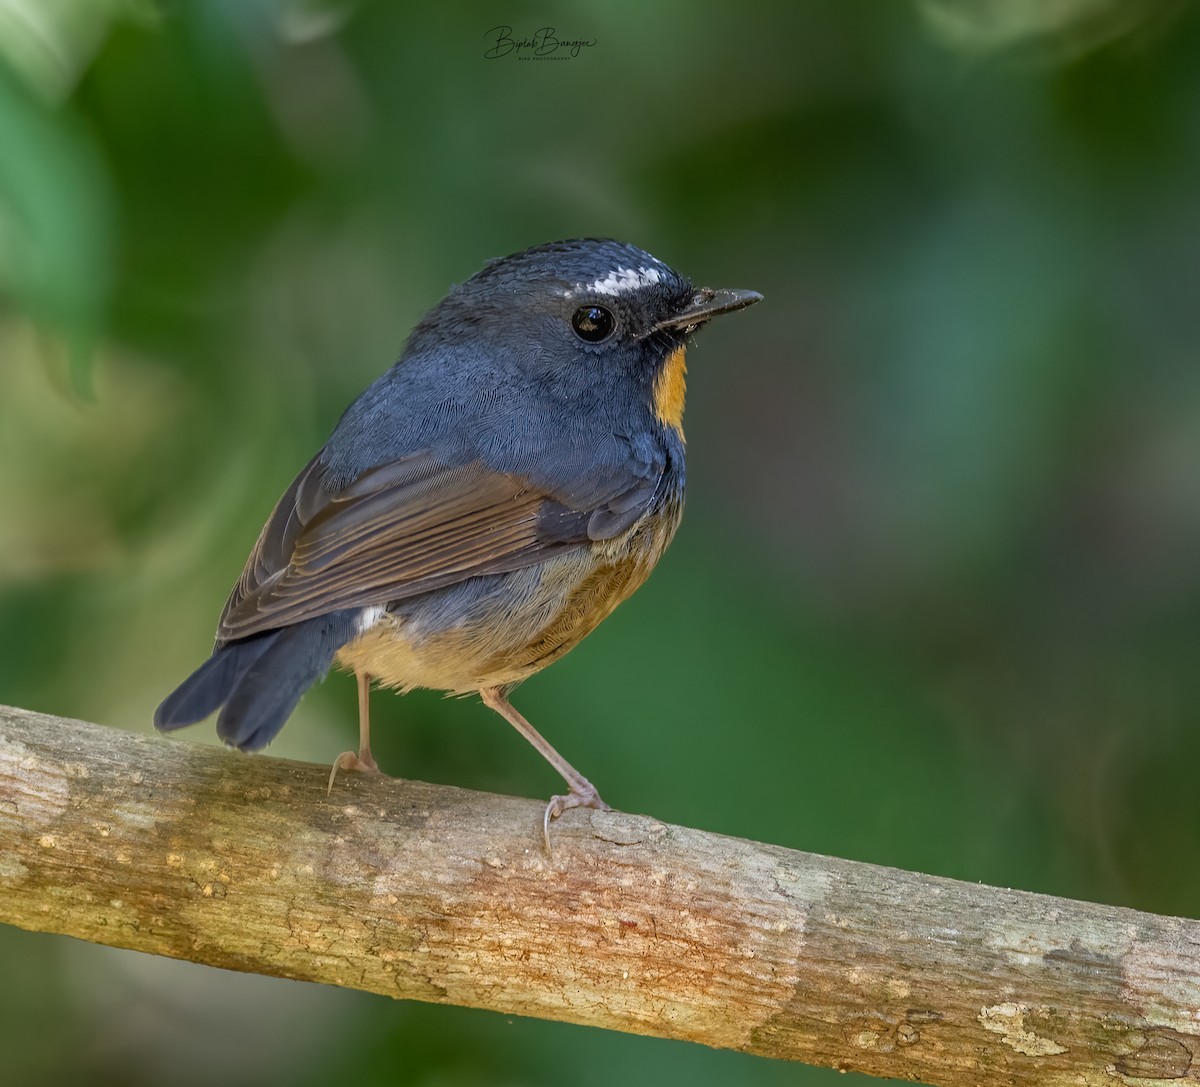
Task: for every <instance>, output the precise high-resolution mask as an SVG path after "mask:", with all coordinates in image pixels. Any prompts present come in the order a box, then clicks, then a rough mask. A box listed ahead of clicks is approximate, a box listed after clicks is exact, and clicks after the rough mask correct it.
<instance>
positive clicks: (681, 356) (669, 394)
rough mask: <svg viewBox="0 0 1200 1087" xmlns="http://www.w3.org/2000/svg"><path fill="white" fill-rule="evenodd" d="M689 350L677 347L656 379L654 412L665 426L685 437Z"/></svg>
mask: <svg viewBox="0 0 1200 1087" xmlns="http://www.w3.org/2000/svg"><path fill="white" fill-rule="evenodd" d="M686 356H687V352H686V350H685V349H684V348H683V347H677V348H675V350H674V351H672V352H671V353H670V354H669V355H668V356H667V361H666V362H664V363H663V365H662V369H661V370H659V372H658V377H656V378H655V379H654V414H655V415H656V416H657V417H658V421H659V422H660V423H662V424H663V426H669V427H671V429H673V430H675V431H677V432H678V434H679V436H680V437H681V438H682V437H683V401H684V397H685V396H686V395H687V357H686Z"/></svg>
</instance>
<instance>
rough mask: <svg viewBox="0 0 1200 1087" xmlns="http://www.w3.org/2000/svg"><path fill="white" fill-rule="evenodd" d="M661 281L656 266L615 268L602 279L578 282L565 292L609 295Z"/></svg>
mask: <svg viewBox="0 0 1200 1087" xmlns="http://www.w3.org/2000/svg"><path fill="white" fill-rule="evenodd" d="M661 281H662V276H661V275H660V274H659V271H658V269H657V268H617V269H616V270H615V271H612V272H609V273H608V275H606V276H605V277H604V278H603V279H597V280H596V281H595V282H594V283H587V284H580V285H579V286H577V287H574V288H572V289H571V290H570V291H568V292H567V294H568V295H576V294H605V295H608V296H609V297H612V296H614V295H618V294H625V293H626V292H627V291H636V290H638V289H639V288H640V287H649V286H652V285H653V284H655V283H659V282H661Z"/></svg>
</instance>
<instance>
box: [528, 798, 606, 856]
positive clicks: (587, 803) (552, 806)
mask: <svg viewBox="0 0 1200 1087" xmlns="http://www.w3.org/2000/svg"><path fill="white" fill-rule="evenodd" d="M582 784H583V786H584V787H583V788H579V789H576V788H575V787H574V786H572V787H571V791H570V792H569V793H566V794H565V795H563V796H552V797H551V798H550V803H549V804H547V805H546V811H545V814H544V815H543V816H542V837H543V838H544V839H545V842H546V852H547V853H548V854H549V855H550V856H551V857H553V856H554V849H553V848H552V847H551V845H550V820H551V819H557V818H558V817H559V816H560V815H562V813H563V812H565V811H567V810H568V809H570V808H593V809H594V810H595V811H612V807H611V806H610V805H608V804H605V803H604V801H603V800H602V799H601V797H600V794H599V793H598V792H597V791H596V787H595V786H594V785H593V784H592V783H591V782H590V781H588V780H586V779H583V782H582Z"/></svg>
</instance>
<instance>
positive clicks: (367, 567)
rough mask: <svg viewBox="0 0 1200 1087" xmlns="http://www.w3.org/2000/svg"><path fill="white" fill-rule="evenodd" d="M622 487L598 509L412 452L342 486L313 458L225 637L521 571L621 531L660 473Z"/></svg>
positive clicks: (269, 536) (274, 520) (642, 506)
mask: <svg viewBox="0 0 1200 1087" xmlns="http://www.w3.org/2000/svg"><path fill="white" fill-rule="evenodd" d="M624 482H625V485H624V486H623V487H620V488H617V487H614V488H613V489H614V490H619V493H616V494H611V495H607V496H597V498H598V499H599V502H598V505H596V506H595V507H594V508H593V509H590V510H573V509H571V508H570V507H569V506H566V505H564V504H562V503H560V502H559V501H558V500H557V499H556V498H555V497H554V496H553V495H551V494H548V493H546V492H545V491H544V490H542V489H539V488H536V487H533V486H532V485H531V484H530V483H529V482H528V481H527V480H525V479H523V478H521V477H520V476H516V475H510V474H507V473H503V472H497V471H493V470H491V469H488V468H486V467H484V466H483V465H481V464H479V463H478V462H476V463H473V464H468V465H463V466H447V465H444V464H441V463H439V462H438V461H437V460H435V458H433V457H432V456H431V455H430V454H427V453H420V454H414V455H412V456H408V457H403V458H401V459H399V460H395V461H390V462H388V463H387V464H383V465H380V466H379V467H377V468H372V469H370V470H368V471H366V472H364V473H363V474H362V475H360V476H359V477H358V478H357V479H354V480H352V481H351V482H350V483H349V484H348V485H347V486H346V487H344V488H342V489H341V490H336V489H333V488H331V487H330V486H329V485H328V483H327V481H326V477H325V472H324V470H323V467H322V464H321V461H320V459H319V458H314V459H313V460H312V461H311V462H310V463H309V464H308V466H307V467H306V468H305V469H304V471H303V472H301V473H300V475H299V476H297V477H296V480H295V481H294V482H293V483H292V485H291V487H289V488H288V490H287V492H286V493H285V494H284V496H283V497H282V498H281V499H280V500H279V503H278V505H276V507H275V510H274V512H273V513H272V514H271V517H270V519H269V520H268V521H267V524H266V525H265V526H264V528H263V530H262V533H261V534H260V535H259V538H258V542H257V543H256V544H255V545H254V550H253V551H252V552H251V554H250V557H249V559H248V560H247V562H246V567H245V569H244V570H243V572H242V576H241V578H240V579H239V581H238V583H237V585H236V586H235V587H234V590H233V593H232V594H231V596H230V598H229V601H228V602H227V603H226V605H225V610H224V612H223V613H222V615H221V621H220V625H219V627H218V629H217V642H218V644H224V643H226V642H229V641H233V640H235V639H239V638H246V637H249V636H250V635H253V634H259V633H262V632H263V631H267V630H274V629H277V628H278V627H282V626H289V625H291V624H293V623H299V622H302V621H304V620H306V619H311V618H314V617H315V616H318V615H324V614H326V613H328V612H332V611H338V610H340V609H343V608H352V607H367V606H370V605H373V604H386V603H388V602H390V601H394V600H402V599H405V598H407V597H411V596H416V595H418V594H419V593H424V592H429V591H431V590H433V589H438V588H443V587H444V586H446V585H451V584H454V583H455V582H459V581H462V580H465V579H466V578H469V577H475V576H478V575H481V574H495V573H502V572H505V571H511V570H516V569H520V568H522V567H525V566H530V565H533V564H534V563H537V562H540V561H542V560H543V559H545V558H548V557H550V556H551V555H554V554H558V553H561V552H562V551H564V550H566V549H568V548H572V547H578V546H580V545H581V544H583V543H585V542H586V541H588V540H589V539H605V538H610V537H611V536H615V535H618V534H619V533H620V532H621V531H624V530H625V529H626V528H628V527H629V526H630V525H632V524H633V523H634V522H635V521H636V520H637V519H638V518H639V517H640V516H641V515H642V514H643V513H644V512H646V511H647V510H648V509H649V508H650V506H651V504H652V502H653V500H654V496H655V494H656V491H657V487H658V483H659V479H658V477H657V476H656V477H655V478H653V479H647V478H638V477H637V476H632V477H630V478H627V479H626V480H625V481H624Z"/></svg>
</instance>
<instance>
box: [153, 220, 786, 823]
mask: <svg viewBox="0 0 1200 1087" xmlns="http://www.w3.org/2000/svg"><path fill="white" fill-rule="evenodd" d="M761 297H762V296H761V295H759V294H757V293H755V292H754V291H734V290H709V289H708V288H696V287H694V286H693V285H692V284H691V283H690V282H689V281H688V280H687V279H685V278H684V277H683V276H681V275H679V274H678V273H677V272H674V271H672V270H671V269H670V268H668V267H667V266H666V265H665V264H663V263H662V262H661V261H659V260H657V259H656V258H655V257H652V256H651V255H650V254H649V253H646V252H643V251H642V250H640V249H638V248H636V247H634V246H632V245H626V244H623V243H620V242H615V241H609V240H602V239H594V238H588V239H581V240H574V241H564V242H554V243H551V244H548V245H540V246H537V247H535V248H533V249H527V250H525V251H524V252H522V253H517V254H514V255H513V256H510V257H505V258H503V259H500V260H496V261H493V262H492V263H490V264H488V265H486V266H485V267H484V268H483V269H482V270H481V271H480V272H479V273H478V274H476V275H474V276H472V277H471V278H470V279H468V280H467V281H466V282H465V283H462V284H461V285H459V286H457V287H455V288H454V289H452V290H451V291H450V293H449V294H448V295H447V296H446V297H445V298H444V299H443V300H442V301H441V302H440V303H438V305H436V306H435V307H434V308H433V309H432V310H431V311H430V312H429V313H428V314H426V316H425V317H424V319H423V320H422V321H421V322H420V323H419V324H418V325H417V326H416V328H415V329H413V332H412V335H411V336H410V337H409V339H408V342H407V344H406V345H405V347H404V350H403V352H402V354H401V356H400V360H399V361H398V362H397V363H396V364H395V365H394V366H393V367H392V368H391V369H390V370H388V371H387V373H385V374H384V375H383V376H382V377H380V378H379V379H378V380H377V381H376V382H375V383H374V384H372V385H371V386H370V388H368V389H367V390H366V392H364V393H363V394H362V396H360V397H359V398H358V399H357V400H356V401H355V402H354V403H353V404H352V405H351V406H350V407H349V409H347V411H346V413H345V414H344V415H343V416H342V418H341V420H340V422H339V423H338V425H337V427H336V428H335V429H334V431H333V434H332V435H331V436H330V438H329V441H327V442H326V443H325V446H324V448H322V449H321V451H320V452H319V453H317V455H316V456H315V457H313V459H312V460H311V461H309V463H308V465H307V466H306V467H305V468H304V469H303V471H301V473H300V474H299V475H298V476H297V477H296V479H295V481H294V482H293V483H292V485H291V486H290V487H289V488H288V489H287V492H286V493H285V494H284V496H283V497H282V498H281V499H280V500H279V502H278V504H277V505H276V506H275V510H274V512H273V513H272V514H271V516H270V519H269V520H268V521H267V523H266V526H265V527H264V528H263V530H262V533H261V534H260V535H259V537H258V542H257V543H256V544H255V545H254V550H253V551H252V552H251V553H250V557H249V559H248V560H247V561H246V568H245V570H243V571H242V576H241V578H240V579H239V581H238V583H237V585H235V586H234V589H233V592H232V593H231V594H230V597H229V600H228V602H227V603H226V604H225V610H224V612H222V614H221V620H220V624H219V626H218V628H217V640H216V646H215V648H214V649H213V653H212V656H211V657H210V658H209V659H208V660H207V661H205V663H204V664H202V665H201V666H200V667H199V668H198V669H196V671H195V672H194V673H192V675H191V676H189V677H188V678H187V679H186V680H184V682H183V683H182V684H181V685H180V686H179V687H178V688H177V689H176V690H175V691H174V692H173V693H172V694H171V695H170V696H168V697H167V699H166V700H165V701H164V702H163V703H162V705H161V706H159V708H158V711H157V713H156V714H155V718H154V723H155V725H156V726H157V727H158V728H159V729H162V730H164V731H169V730H171V729H175V728H179V727H181V726H183V725H190V724H194V723H195V722H197V721H199V720H201V719H202V718H204V717H207V716H208V715H209V714H210V713H212V712H214V711H215V710H218V709H219V710H220V711H221V712H220V716H219V717H218V718H217V734H218V735H219V736H220V737H221V739H223V740H224V741H225V742H226V743H228V744H231V745H233V746H234V747H238V748H240V749H241V750H243V751H257V750H259V749H260V748H262V747H265V746H266V745H267V744H268V743H270V742H271V740H272V739H273V738H274V737H275V735H276V734H277V733H278V732H279V730H280V729H281V728H282V727H283V725H284V722H285V721H287V719H288V717H289V716H290V715H291V713H292V711H293V710H294V709H295V707H296V704H297V702H299V700H300V697H301V696H302V695H303V694H304V692H305V691H306V690H308V688H309V687H311V686H312V685H313V684H314V683H316V682H317V681H318V680H320V679H321V678H322V677H323V676H324V675H325V673H326V672H327V671H328V669H329V667H330V666H331V665H332V664H338V665H340V666H341V667H343V668H346V669H348V670H351V671H353V672H354V673H355V674H356V675H357V677H358V691H359V750H358V753H357V754H354V753H353V752H347V753H345V754H343V755H341V756H339V758H338V760H337V761H336V762H335V764H334V767H333V773H332V774H331V776H330V786H331V787H332V784H333V776H334V775H335V774H336V773H337V771H338V769H339V768H342V769H358V770H374V769H377V767H376V763H375V760H374V759H373V758H372V757H371V749H370V736H369V713H368V694H369V691H370V685H371V682H372V681H376V682H378V683H381V684H384V685H386V686H389V687H395V688H399V689H400V690H402V691H408V690H411V689H413V688H414V687H430V688H434V689H437V690H443V691H449V692H452V693H455V694H465V693H469V692H474V691H478V692H479V695H480V697H481V698H482V699H483V701H484V703H486V704H487V705H488V706H490V707H491V708H492V709H494V710H496V712H498V713H499V714H501V716H503V717H504V718H505V719H506V720H507V721H508V722H509V723H510V724H512V725H513V726H514V727H515V728H516V729H517V731H518V732H520V733H521V735H522V736H524V737H525V738H526V739H527V740H528V741H529V742H530V743H531V744H533V746H534V747H535V748H537V750H538V751H540V752H541V754H542V755H543V756H544V757H545V758H546V759H547V761H549V763H550V764H551V765H552V766H553V767H554V768H555V769H556V770H557V771H558V772H559V773H560V774H562V776H563V778H564V779H565V781H566V783H567V787H568V791H567V792H566V793H565V794H564V795H561V796H556V797H554V798H553V799H552V800H551V801H550V802H549V804H548V805H547V807H546V812H545V819H544V821H543V829H544V830H545V831H546V834H547V843H548V842H549V837H548V834H549V825H550V820H551V819H553V818H555V817H556V816H558V815H559V814H560V813H561V812H563V811H565V810H567V809H568V808H573V807H581V806H582V807H590V808H599V809H602V810H607V807H608V806H607V805H606V804H605V803H604V801H603V800H601V799H600V794H599V793H598V792H597V791H596V788H595V787H594V786H593V785H592V784H591V782H589V781H588V780H587V778H585V777H584V776H583V775H582V774H580V773H579V772H578V771H577V770H575V769H574V768H573V767H572V766H571V765H570V763H568V762H567V761H566V759H564V758H563V757H562V756H561V755H559V753H558V752H557V751H555V750H554V748H553V747H551V746H550V744H549V743H548V742H547V741H546V740H545V739H544V738H543V737H542V736H541V734H540V733H539V732H538V731H537V730H536V729H534V727H533V726H532V725H531V724H530V723H529V722H528V721H526V720H525V718H524V717H522V716H521V714H520V713H518V712H517V710H516V709H515V708H514V707H513V706H512V704H511V703H510V702H509V700H508V696H509V694H510V692H511V691H512V690H513V688H514V687H515V686H516V685H517V684H519V683H520V682H521V681H522V680H524V679H526V678H528V677H529V676H531V675H533V674H534V673H535V672H537V671H538V670H540V669H542V668H544V667H545V666H546V665H547V664H549V663H550V662H551V661H554V660H556V659H558V658H559V657H561V656H562V655H563V654H564V653H566V652H567V650H569V649H571V648H572V647H573V646H575V645H576V644H577V643H578V642H579V641H580V640H581V639H582V638H583V637H584V636H585V635H586V634H588V633H589V632H590V631H592V630H593V629H595V627H596V626H597V624H599V623H600V621H601V620H602V619H604V618H605V617H606V616H607V615H609V613H611V612H612V610H613V609H614V608H615V607H616V606H617V605H618V604H619V603H620V602H621V601H622V600H624V599H625V598H626V597H628V596H629V595H630V593H632V592H633V591H634V590H635V589H636V588H637V587H638V586H639V585H641V584H642V582H643V581H645V579H646V577H647V575H648V574H649V573H650V571H651V570H652V569H653V568H654V564H655V563H656V562H657V561H658V559H659V557H660V556H661V555H662V553H663V551H664V549H665V548H666V546H667V544H668V543H670V541H671V537H672V536H673V535H674V534H675V529H676V528H677V527H678V525H679V518H680V515H681V513H682V511H683V491H684V441H683V429H682V420H683V402H684V381H685V374H686V364H685V361H684V352H685V347H686V343H687V340H688V337H689V336H690V335H691V333H692V332H693V331H694V330H695V329H696V328H698V327H699V326H700V325H702V324H704V323H705V322H706V321H708V320H710V319H711V318H713V317H715V316H717V315H718V314H722V313H729V312H731V311H733V310H739V309H742V308H744V307H746V306H749V305H752V304H753V303H755V302H757V301H759V300H760V298H761Z"/></svg>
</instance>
